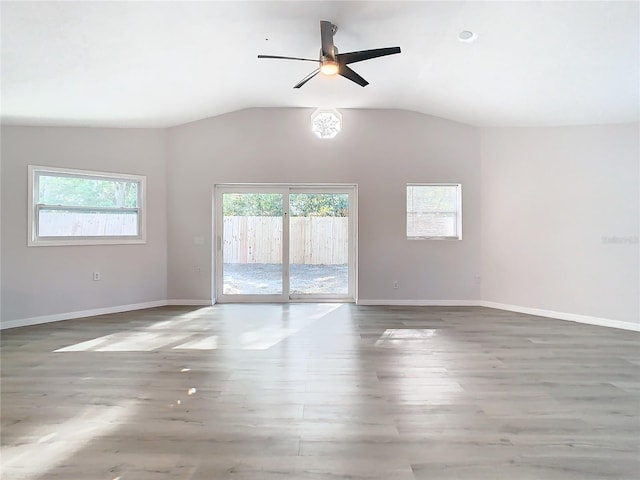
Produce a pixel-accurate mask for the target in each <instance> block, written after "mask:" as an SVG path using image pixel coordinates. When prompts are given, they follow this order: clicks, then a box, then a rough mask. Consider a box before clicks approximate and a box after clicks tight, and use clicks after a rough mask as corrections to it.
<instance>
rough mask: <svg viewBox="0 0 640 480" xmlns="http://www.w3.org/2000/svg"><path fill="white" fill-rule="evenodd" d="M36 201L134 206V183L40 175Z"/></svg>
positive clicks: (136, 194) (75, 204) (66, 204)
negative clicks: (37, 199)
mask: <svg viewBox="0 0 640 480" xmlns="http://www.w3.org/2000/svg"><path fill="white" fill-rule="evenodd" d="M38 184H39V202H40V203H44V204H47V205H64V206H80V207H136V206H137V205H138V184H137V183H136V182H128V181H114V180H95V179H89V178H79V177H63V176H50V175H41V176H40V177H39V180H38Z"/></svg>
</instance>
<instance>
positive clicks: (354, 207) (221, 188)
mask: <svg viewBox="0 0 640 480" xmlns="http://www.w3.org/2000/svg"><path fill="white" fill-rule="evenodd" d="M225 193H278V194H282V202H283V204H282V213H283V215H282V228H283V233H282V294H281V295H267V294H265V295H259V294H256V295H251V294H245V295H231V294H225V293H224V283H223V248H222V247H223V243H224V239H223V221H224V220H223V217H224V215H223V209H222V207H223V205H222V203H223V202H222V196H223V194H225ZM292 193H339V194H347V195H348V198H349V212H348V246H347V248H348V257H349V263H348V292H347V294H346V295H336V294H295V295H291V294H290V293H289V290H290V288H289V287H290V275H289V265H290V258H289V237H290V227H289V194H292ZM213 217H214V218H213V227H214V228H213V240H214V241H213V242H212V244H213V248H214V255H213V259H214V265H213V272H214V275H213V283H214V288H213V291H214V294H215V299H216V303H235V302H237V303H244V302H247V303H249V302H264V303H266V302H273V303H276V302H278V303H281V302H283V303H286V302H355V301H356V300H357V285H358V282H357V275H358V252H357V245H358V237H357V234H358V231H357V230H358V229H357V225H358V186H357V185H356V184H335V183H334V184H297V183H293V184H269V183H253V184H252V183H243V184H228V183H227V184H216V185H215V186H214V198H213Z"/></svg>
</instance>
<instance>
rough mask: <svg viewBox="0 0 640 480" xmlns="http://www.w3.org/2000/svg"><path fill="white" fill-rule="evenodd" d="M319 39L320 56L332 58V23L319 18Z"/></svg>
mask: <svg viewBox="0 0 640 480" xmlns="http://www.w3.org/2000/svg"><path fill="white" fill-rule="evenodd" d="M320 40H321V41H322V56H323V57H329V58H333V55H334V48H333V24H332V23H331V22H327V21H326V20H320Z"/></svg>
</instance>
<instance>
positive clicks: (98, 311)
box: [0, 298, 640, 332]
mask: <svg viewBox="0 0 640 480" xmlns="http://www.w3.org/2000/svg"><path fill="white" fill-rule="evenodd" d="M214 303H215V301H213V300H194V299H170V300H156V301H153V302H143V303H133V304H130V305H118V306H115V307H105V308H94V309H91V310H80V311H76V312H67V313H58V314H54V315H43V316H41V317H30V318H21V319H18V320H9V321H6V322H2V323H0V330H4V329H7V328H16V327H26V326H29V325H39V324H42V323H50V322H59V321H62V320H72V319H74V318H83V317H93V316H96V315H107V314H110V313H120V312H128V311H132V310H142V309H145V308H154V307H164V306H166V305H184V306H211V305H213V304H214ZM357 304H358V305H388V306H403V305H404V306H415V307H487V308H496V309H498V310H507V311H510V312H518V313H525V314H527V315H537V316H539V317H547V318H555V319H557V320H568V321H571V322H578V323H586V324H589V325H598V326H601V327H610V328H620V329H624V330H631V331H634V332H640V324H638V323H630V322H622V321H620V320H612V319H609V318H601V317H592V316H589V315H580V314H576V313H566V312H556V311H553V310H544V309H541V308H531V307H521V306H519V305H509V304H506V303H498V302H489V301H486V300H397V299H396V300H391V299H386V300H385V299H363V298H361V299H358V302H357Z"/></svg>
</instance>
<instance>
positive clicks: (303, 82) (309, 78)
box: [293, 68, 320, 88]
mask: <svg viewBox="0 0 640 480" xmlns="http://www.w3.org/2000/svg"><path fill="white" fill-rule="evenodd" d="M318 73H320V69H319V68H317V69H315V70H314V71H313V72H311V73H310V74H309V75H307V76H306V77H304V78H303V79H302V80H300V81H299V82H298V83H297V84H296V85H295V86H294V87H293V88H300V87H301V86H303V85H304V84H305V83H307V82H308V81H309V80H311V79H312V78H313V77H315V76H316V75H317V74H318Z"/></svg>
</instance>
